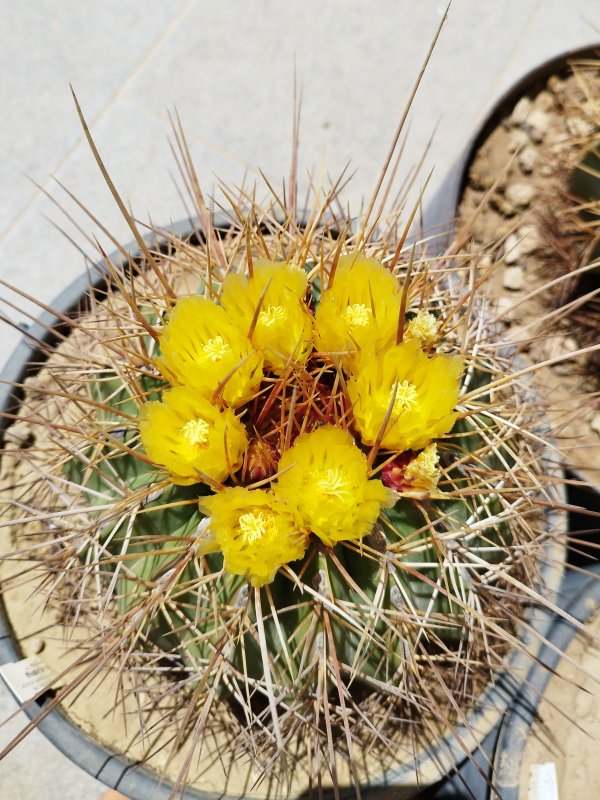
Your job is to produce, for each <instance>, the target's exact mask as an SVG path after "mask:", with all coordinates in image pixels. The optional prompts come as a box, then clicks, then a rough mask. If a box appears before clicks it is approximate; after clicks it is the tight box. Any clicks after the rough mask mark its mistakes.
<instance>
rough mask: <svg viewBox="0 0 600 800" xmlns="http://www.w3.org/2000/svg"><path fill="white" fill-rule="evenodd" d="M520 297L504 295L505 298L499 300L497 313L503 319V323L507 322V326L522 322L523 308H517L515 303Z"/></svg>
mask: <svg viewBox="0 0 600 800" xmlns="http://www.w3.org/2000/svg"><path fill="white" fill-rule="evenodd" d="M518 299H519V298H518V297H514V296H512V297H507V296H506V295H504V296H503V297H499V298H498V303H497V311H498V316H499V317H501V318H502V322H506V323H507V324H509V323H511V322H520V321H521V310H522V307H521V306H519V307H518V308H515V307H514V306H515V302H516V301H517V300H518Z"/></svg>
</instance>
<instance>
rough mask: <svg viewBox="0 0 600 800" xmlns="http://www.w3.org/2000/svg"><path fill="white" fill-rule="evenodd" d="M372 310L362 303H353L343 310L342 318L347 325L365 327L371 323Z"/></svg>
mask: <svg viewBox="0 0 600 800" xmlns="http://www.w3.org/2000/svg"><path fill="white" fill-rule="evenodd" d="M372 318H373V312H372V311H371V309H370V308H368V306H366V305H365V304H364V303H355V304H354V305H352V306H348V307H347V308H346V310H345V311H344V319H345V320H346V322H347V323H348V324H349V325H352V326H355V327H358V328H366V327H367V325H370V324H371V320H372Z"/></svg>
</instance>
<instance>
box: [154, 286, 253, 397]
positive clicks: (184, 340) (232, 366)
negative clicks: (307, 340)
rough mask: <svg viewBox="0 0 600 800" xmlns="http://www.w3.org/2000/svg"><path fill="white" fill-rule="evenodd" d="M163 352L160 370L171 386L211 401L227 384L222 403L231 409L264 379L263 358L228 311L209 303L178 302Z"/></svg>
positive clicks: (201, 300) (164, 334)
mask: <svg viewBox="0 0 600 800" xmlns="http://www.w3.org/2000/svg"><path fill="white" fill-rule="evenodd" d="M160 350H161V356H159V358H157V359H156V365H157V366H158V368H159V369H160V371H161V372H162V374H163V375H164V376H165V378H166V379H167V380H168V381H169V382H170V383H173V384H180V385H183V386H190V387H192V388H194V389H197V390H198V391H199V392H200V393H201V394H202V395H203V396H204V397H207V398H208V399H210V398H211V397H212V395H213V393H214V392H215V390H216V389H217V387H219V386H220V385H221V384H222V382H223V381H225V380H226V379H227V380H226V383H225V385H224V386H223V391H222V397H223V400H224V401H225V403H227V405H230V406H233V407H235V406H239V405H241V404H242V403H245V402H246V401H247V400H249V399H250V398H251V397H252V396H253V395H254V394H255V393H256V391H257V389H258V387H259V384H260V382H261V380H262V378H263V372H262V355H260V353H257V352H256V351H255V350H254V348H253V347H252V344H251V342H250V341H249V339H248V337H247V336H246V335H245V332H243V331H241V330H240V328H239V326H238V325H237V324H236V323H235V322H233V321H232V320H230V319H229V318H228V316H227V314H226V312H225V310H224V309H223V308H221V306H218V305H217V304H216V303H213V302H212V300H209V299H208V298H205V297H197V296H192V297H184V298H183V299H181V300H179V302H178V303H177V305H176V306H175V308H174V310H173V312H172V314H171V317H170V319H169V321H168V322H167V324H166V325H165V327H164V329H163V331H162V334H161V336H160ZM228 376H229V378H228Z"/></svg>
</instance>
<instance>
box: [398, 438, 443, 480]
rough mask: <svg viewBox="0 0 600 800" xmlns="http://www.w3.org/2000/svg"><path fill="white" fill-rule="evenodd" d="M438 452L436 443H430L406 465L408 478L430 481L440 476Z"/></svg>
mask: <svg viewBox="0 0 600 800" xmlns="http://www.w3.org/2000/svg"><path fill="white" fill-rule="evenodd" d="M438 460H439V456H438V452H437V448H436V446H435V444H430V445H429V447H426V448H425V450H423V452H422V453H419V455H418V456H417V457H416V458H414V459H413V460H412V461H411V462H410V464H409V465H408V466H407V467H406V471H405V473H404V474H405V477H406V478H408V480H411V481H412V480H416V481H421V482H429V481H432V480H434V479H437V478H438V477H439V473H440V471H439V469H438Z"/></svg>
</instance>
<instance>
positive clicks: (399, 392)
mask: <svg viewBox="0 0 600 800" xmlns="http://www.w3.org/2000/svg"><path fill="white" fill-rule="evenodd" d="M392 395H393V390H392V392H391V394H390V397H391V396H392ZM418 399H419V395H418V394H417V387H416V386H415V385H414V383H409V382H408V381H402V383H399V384H398V386H397V389H396V398H395V400H394V414H403V413H404V412H405V411H410V410H411V409H412V407H413V406H414V405H416V403H417V400H418Z"/></svg>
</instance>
